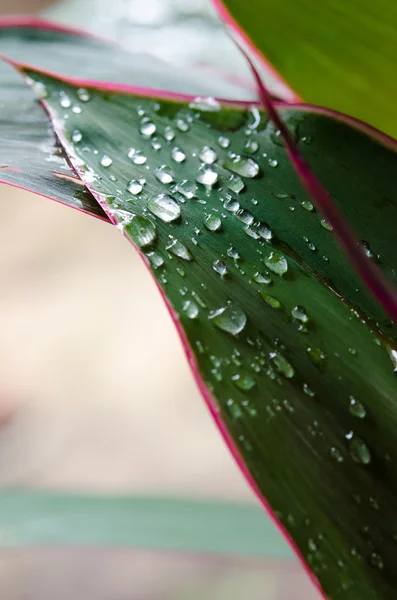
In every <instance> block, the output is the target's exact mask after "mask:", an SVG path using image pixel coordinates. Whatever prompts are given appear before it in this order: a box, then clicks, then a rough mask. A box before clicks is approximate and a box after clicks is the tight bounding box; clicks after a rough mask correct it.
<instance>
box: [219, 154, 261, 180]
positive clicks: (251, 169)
mask: <svg viewBox="0 0 397 600" xmlns="http://www.w3.org/2000/svg"><path fill="white" fill-rule="evenodd" d="M224 167H225V169H229V171H233V173H236V175H241V176H242V177H248V178H253V177H256V176H257V175H258V173H259V165H258V164H257V163H256V162H255V161H254V160H253V159H252V158H247V157H245V156H240V155H237V156H235V157H234V158H227V159H226V160H225V163H224Z"/></svg>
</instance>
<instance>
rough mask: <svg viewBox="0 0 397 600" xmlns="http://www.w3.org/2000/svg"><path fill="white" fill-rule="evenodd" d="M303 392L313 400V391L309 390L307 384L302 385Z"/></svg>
mask: <svg viewBox="0 0 397 600" xmlns="http://www.w3.org/2000/svg"><path fill="white" fill-rule="evenodd" d="M303 391H304V393H305V394H306V395H307V396H310V397H311V398H313V396H314V395H315V394H314V392H313V390H311V389H310V388H309V386H308V385H307V383H304V384H303Z"/></svg>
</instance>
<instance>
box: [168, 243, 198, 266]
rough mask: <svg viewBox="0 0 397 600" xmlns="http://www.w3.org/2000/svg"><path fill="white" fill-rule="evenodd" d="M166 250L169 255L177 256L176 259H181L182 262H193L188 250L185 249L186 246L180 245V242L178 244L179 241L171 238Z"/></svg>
mask: <svg viewBox="0 0 397 600" xmlns="http://www.w3.org/2000/svg"><path fill="white" fill-rule="evenodd" d="M166 249H167V250H169V252H171V254H173V255H174V256H177V257H178V258H182V259H183V260H188V261H190V260H193V256H192V255H191V253H190V252H189V250H188V249H187V248H186V246H185V245H184V244H182V242H180V241H179V240H177V239H175V238H173V239H172V240H171V241H170V242H169V243H168V244H167V246H166Z"/></svg>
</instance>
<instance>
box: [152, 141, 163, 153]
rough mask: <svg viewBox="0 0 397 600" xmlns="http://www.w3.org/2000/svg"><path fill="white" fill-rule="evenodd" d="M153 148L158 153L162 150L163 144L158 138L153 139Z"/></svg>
mask: <svg viewBox="0 0 397 600" xmlns="http://www.w3.org/2000/svg"><path fill="white" fill-rule="evenodd" d="M151 146H152V148H153V150H155V151H156V152H158V151H159V150H161V143H160V141H159V140H158V138H153V139H152V141H151Z"/></svg>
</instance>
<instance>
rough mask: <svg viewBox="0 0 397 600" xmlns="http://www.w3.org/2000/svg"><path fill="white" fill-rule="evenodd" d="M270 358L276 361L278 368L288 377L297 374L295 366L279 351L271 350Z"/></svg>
mask: <svg viewBox="0 0 397 600" xmlns="http://www.w3.org/2000/svg"><path fill="white" fill-rule="evenodd" d="M269 358H270V359H271V360H272V361H273V362H274V364H275V365H276V367H277V370H278V371H279V372H280V373H281V374H282V375H284V377H286V378H287V379H291V378H292V377H293V376H294V375H295V369H294V367H293V366H292V365H291V363H289V362H288V360H287V359H286V358H284V356H283V355H282V354H280V353H279V352H271V353H270V354H269Z"/></svg>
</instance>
